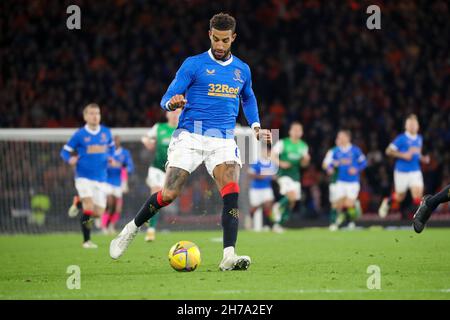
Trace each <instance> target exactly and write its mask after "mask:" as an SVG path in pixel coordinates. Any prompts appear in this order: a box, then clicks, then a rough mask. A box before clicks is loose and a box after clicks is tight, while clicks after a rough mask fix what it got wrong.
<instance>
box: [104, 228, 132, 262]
mask: <svg viewBox="0 0 450 320" xmlns="http://www.w3.org/2000/svg"><path fill="white" fill-rule="evenodd" d="M138 231H139V227H137V226H136V224H135V223H134V220H131V222H129V223H128V224H127V225H126V226H125V227H124V228H123V230H122V231H121V232H120V233H119V235H118V236H117V237H116V238H114V239H113V240H112V241H111V244H110V245H109V255H110V256H111V258H113V259H119V258H120V257H121V256H122V255H123V254H124V252H125V251H126V250H127V248H128V246H129V245H130V243H131V242H132V241H133V239H134V238H135V237H136V235H137V234H138Z"/></svg>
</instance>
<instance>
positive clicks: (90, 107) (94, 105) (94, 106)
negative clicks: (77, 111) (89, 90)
mask: <svg viewBox="0 0 450 320" xmlns="http://www.w3.org/2000/svg"><path fill="white" fill-rule="evenodd" d="M88 109H99V110H100V106H99V105H98V104H96V103H89V104H88V105H87V106H85V107H84V108H83V114H85V113H86V112H87V110H88Z"/></svg>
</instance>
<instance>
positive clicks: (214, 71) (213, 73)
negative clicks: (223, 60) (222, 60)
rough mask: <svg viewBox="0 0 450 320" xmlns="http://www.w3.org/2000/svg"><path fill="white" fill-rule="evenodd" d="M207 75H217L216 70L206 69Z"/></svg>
mask: <svg viewBox="0 0 450 320" xmlns="http://www.w3.org/2000/svg"><path fill="white" fill-rule="evenodd" d="M206 74H207V75H208V76H213V75H215V74H216V69H212V70H209V69H206Z"/></svg>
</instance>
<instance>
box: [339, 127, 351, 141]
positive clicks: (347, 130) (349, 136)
mask: <svg viewBox="0 0 450 320" xmlns="http://www.w3.org/2000/svg"><path fill="white" fill-rule="evenodd" d="M339 132H341V133H343V134H345V135H347V137H348V138H349V139H351V138H352V132H351V131H350V130H349V129H341V130H339Z"/></svg>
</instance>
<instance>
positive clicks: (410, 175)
mask: <svg viewBox="0 0 450 320" xmlns="http://www.w3.org/2000/svg"><path fill="white" fill-rule="evenodd" d="M394 184H395V193H406V192H407V191H408V189H409V188H411V187H422V188H423V176H422V172H421V171H411V172H400V171H394Z"/></svg>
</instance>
